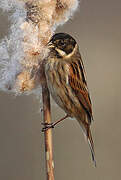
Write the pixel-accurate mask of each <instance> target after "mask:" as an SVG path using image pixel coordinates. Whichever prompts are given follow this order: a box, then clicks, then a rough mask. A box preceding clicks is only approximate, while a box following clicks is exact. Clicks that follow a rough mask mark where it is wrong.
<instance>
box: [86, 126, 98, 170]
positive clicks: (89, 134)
mask: <svg viewBox="0 0 121 180" xmlns="http://www.w3.org/2000/svg"><path fill="white" fill-rule="evenodd" d="M86 136H87V140H88V144H89V147H90V150H91V155H92V160H93V162H94V165H95V167H96V160H95V151H94V143H93V139H92V135H91V130H90V127H89V125H88V127H87V128H86Z"/></svg>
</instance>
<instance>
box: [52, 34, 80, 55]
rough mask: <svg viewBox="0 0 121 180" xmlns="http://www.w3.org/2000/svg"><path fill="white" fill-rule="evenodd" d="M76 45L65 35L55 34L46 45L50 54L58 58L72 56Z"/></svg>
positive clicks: (73, 40) (72, 39)
mask: <svg viewBox="0 0 121 180" xmlns="http://www.w3.org/2000/svg"><path fill="white" fill-rule="evenodd" d="M76 45H77V43H76V41H75V39H74V38H73V37H71V36H70V35H69V34H66V33H57V34H55V35H54V36H53V37H52V38H51V40H50V41H49V43H48V47H49V49H50V53H54V55H56V56H57V57H58V58H63V57H67V56H69V55H71V54H73V51H74V50H75V47H76Z"/></svg>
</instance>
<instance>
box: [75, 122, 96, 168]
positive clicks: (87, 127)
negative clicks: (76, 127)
mask: <svg viewBox="0 0 121 180" xmlns="http://www.w3.org/2000/svg"><path fill="white" fill-rule="evenodd" d="M78 122H79V124H80V125H81V127H82V130H83V132H84V135H85V136H86V139H87V141H88V144H89V147H90V151H91V155H92V160H93V162H94V165H95V167H96V160H95V151H94V143H93V139H92V134H91V130H90V124H88V123H87V122H84V121H83V123H82V121H80V119H78Z"/></svg>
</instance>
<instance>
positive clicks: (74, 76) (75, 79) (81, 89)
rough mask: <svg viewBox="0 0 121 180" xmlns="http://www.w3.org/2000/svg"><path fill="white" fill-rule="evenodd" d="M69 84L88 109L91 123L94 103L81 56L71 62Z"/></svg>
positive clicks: (83, 105) (87, 112) (84, 107)
mask: <svg viewBox="0 0 121 180" xmlns="http://www.w3.org/2000/svg"><path fill="white" fill-rule="evenodd" d="M68 80H69V82H68V83H69V85H70V87H71V88H72V90H73V93H75V95H76V97H77V98H78V100H79V102H80V104H81V106H82V107H83V109H84V110H85V111H86V114H87V117H88V121H89V123H91V120H92V118H93V117H92V105H91V99H90V96H89V91H88V87H87V83H86V78H85V70H84V66H83V62H82V60H81V57H80V58H79V59H77V61H74V62H73V61H71V63H70V64H69V75H68Z"/></svg>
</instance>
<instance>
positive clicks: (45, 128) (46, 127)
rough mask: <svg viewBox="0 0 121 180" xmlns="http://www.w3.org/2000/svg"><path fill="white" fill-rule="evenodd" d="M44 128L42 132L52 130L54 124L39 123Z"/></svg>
mask: <svg viewBox="0 0 121 180" xmlns="http://www.w3.org/2000/svg"><path fill="white" fill-rule="evenodd" d="M41 124H42V125H43V126H44V127H43V128H42V132H45V131H47V130H48V129H50V128H54V124H53V123H41Z"/></svg>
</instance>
